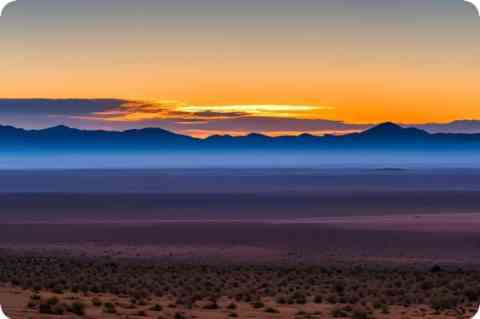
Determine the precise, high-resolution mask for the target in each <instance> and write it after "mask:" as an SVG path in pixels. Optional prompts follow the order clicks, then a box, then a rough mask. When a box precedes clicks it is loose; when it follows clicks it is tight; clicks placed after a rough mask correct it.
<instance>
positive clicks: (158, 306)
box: [150, 304, 163, 312]
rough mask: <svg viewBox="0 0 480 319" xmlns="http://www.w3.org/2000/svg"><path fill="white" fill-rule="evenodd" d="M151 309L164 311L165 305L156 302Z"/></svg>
mask: <svg viewBox="0 0 480 319" xmlns="http://www.w3.org/2000/svg"><path fill="white" fill-rule="evenodd" d="M150 310H151V311H157V312H158V311H162V310H163V307H162V306H160V305H159V304H155V305H153V306H151V307H150Z"/></svg>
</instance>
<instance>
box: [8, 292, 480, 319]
mask: <svg viewBox="0 0 480 319" xmlns="http://www.w3.org/2000/svg"><path fill="white" fill-rule="evenodd" d="M40 295H41V297H42V298H45V299H47V298H49V297H52V296H55V297H57V298H58V299H59V300H60V303H66V304H69V303H73V302H82V303H83V304H85V306H86V309H85V315H84V316H82V317H84V318H92V319H93V318H112V319H113V318H192V319H193V318H197V319H224V318H234V317H235V315H232V314H236V317H238V318H265V319H270V318H272V319H273V318H278V319H287V318H325V319H330V318H335V316H334V315H333V313H332V312H333V310H334V309H343V308H344V307H345V305H340V304H338V305H327V304H314V303H307V304H305V305H279V304H277V303H275V302H274V301H272V300H270V299H265V300H263V302H264V304H265V306H264V307H262V308H259V309H256V308H255V307H254V306H253V305H252V304H248V303H242V302H240V303H239V302H236V301H232V300H230V299H228V298H221V299H220V300H219V302H218V305H219V309H214V310H207V309H204V306H205V305H206V304H207V302H198V303H196V304H194V306H193V308H192V309H186V308H182V307H181V306H176V305H175V304H174V300H173V299H170V298H168V297H165V298H157V299H150V300H147V301H146V302H145V304H144V305H135V304H132V303H131V301H130V300H129V299H127V298H122V297H118V296H112V295H102V294H87V295H85V294H70V293H69V294H63V295H58V294H57V295H55V294H52V293H43V294H40ZM31 296H32V292H30V291H25V290H21V289H18V288H12V287H2V288H0V301H1V303H2V306H3V308H4V311H5V312H6V314H7V315H8V316H9V317H10V318H11V319H25V318H32V319H34V318H38V319H41V318H80V316H76V315H73V314H68V313H67V314H64V315H46V314H40V313H39V311H38V310H36V309H31V308H30V307H29V306H28V305H29V302H31ZM94 298H96V299H98V300H100V301H101V302H103V303H106V302H110V303H112V304H113V305H115V310H116V313H115V314H109V313H106V312H105V311H104V307H103V306H94V305H93V304H92V300H93V299H94ZM231 303H234V304H235V305H236V308H235V309H228V306H229V305H230V304H231ZM157 304H158V305H160V306H161V308H162V309H161V310H160V311H153V310H152V306H154V305H157ZM268 308H272V309H274V310H275V313H270V312H268V310H267V309H268ZM474 312H475V309H473V308H472V309H466V311H465V313H464V314H462V315H459V314H457V313H455V312H446V313H442V314H438V313H435V312H434V311H433V310H431V309H430V308H429V307H427V306H410V307H390V308H389V310H388V313H383V312H382V311H380V310H374V311H373V313H372V314H373V315H374V317H375V318H376V319H388V318H390V319H416V318H423V319H450V318H452V319H453V318H455V319H458V318H471V316H472V315H473V314H474ZM178 314H181V315H182V316H183V317H179V316H178Z"/></svg>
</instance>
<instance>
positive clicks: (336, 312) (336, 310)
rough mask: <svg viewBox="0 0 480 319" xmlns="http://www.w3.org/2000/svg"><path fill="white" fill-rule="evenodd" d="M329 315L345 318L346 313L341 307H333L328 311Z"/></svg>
mask: <svg viewBox="0 0 480 319" xmlns="http://www.w3.org/2000/svg"><path fill="white" fill-rule="evenodd" d="M330 315H331V316H332V317H334V318H346V317H348V313H347V312H346V311H345V310H343V309H342V308H338V307H335V308H333V309H332V310H331V311H330Z"/></svg>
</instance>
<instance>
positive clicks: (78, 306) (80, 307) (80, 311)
mask: <svg viewBox="0 0 480 319" xmlns="http://www.w3.org/2000/svg"><path fill="white" fill-rule="evenodd" d="M69 310H70V312H71V313H74V314H76V315H77V316H83V315H84V314H85V304H83V303H82V302H79V301H76V302H74V303H72V304H71V305H70V309H69Z"/></svg>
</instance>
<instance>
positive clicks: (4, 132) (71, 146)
mask: <svg viewBox="0 0 480 319" xmlns="http://www.w3.org/2000/svg"><path fill="white" fill-rule="evenodd" d="M0 145H1V150H2V151H3V152H9V151H29V150H32V151H125V152H129V151H153V152H161V151H177V150H180V151H181V150H220V151H221V150H245V149H260V150H270V149H302V150H350V149H355V150H361V149H389V150H396V149H398V150H405V149H421V150H436V149H440V150H445V149H466V150H475V151H476V150H479V151H480V134H449V133H437V134H431V133H428V132H427V131H425V130H422V129H418V128H411V127H402V126H400V125H397V124H395V123H391V122H387V123H383V124H380V125H377V126H375V127H372V128H370V129H368V130H365V131H363V132H360V133H352V134H346V135H341V136H335V135H325V136H314V135H310V134H302V135H299V136H280V137H269V136H266V135H261V134H256V133H252V134H249V135H246V136H240V137H234V136H229V135H214V136H211V137H208V138H205V139H199V138H194V137H191V136H187V135H181V134H176V133H173V132H170V131H167V130H164V129H161V128H145V129H132V130H126V131H120V132H117V131H104V130H81V129H75V128H70V127H67V126H63V125H61V126H55V127H51V128H47V129H41V130H25V129H21V128H15V127H13V126H0Z"/></svg>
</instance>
